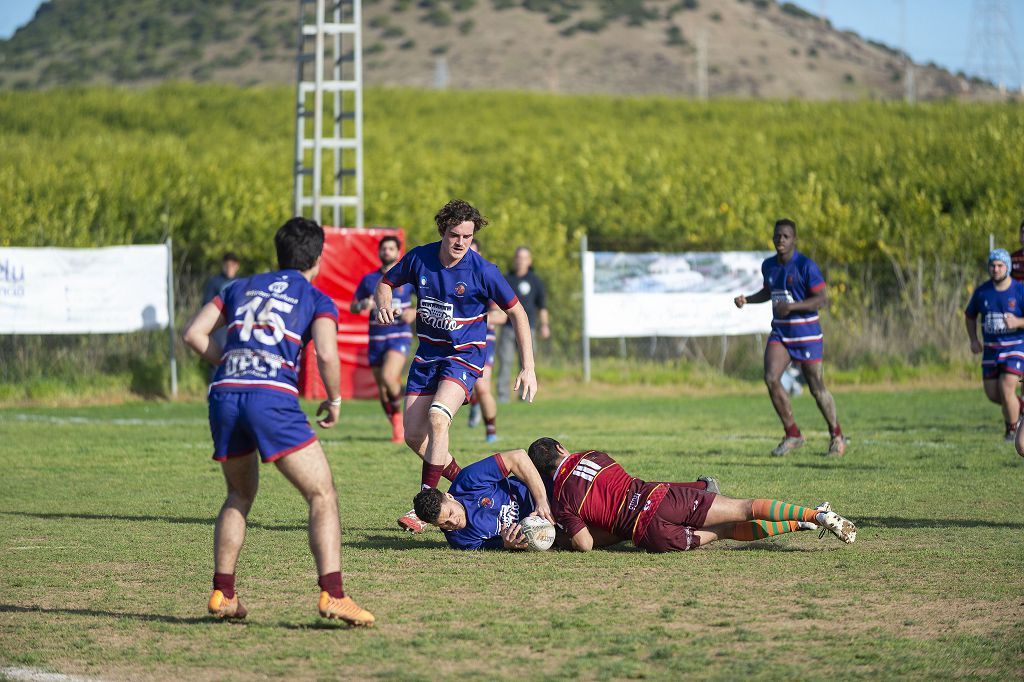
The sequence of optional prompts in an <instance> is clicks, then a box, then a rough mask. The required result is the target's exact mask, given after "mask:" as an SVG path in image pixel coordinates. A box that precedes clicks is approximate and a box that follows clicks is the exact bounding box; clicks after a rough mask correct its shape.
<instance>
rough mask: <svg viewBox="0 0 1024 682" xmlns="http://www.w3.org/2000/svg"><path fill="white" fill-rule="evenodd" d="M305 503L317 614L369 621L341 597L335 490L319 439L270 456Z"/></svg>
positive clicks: (363, 612) (354, 622) (368, 616)
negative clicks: (317, 593) (317, 588)
mask: <svg viewBox="0 0 1024 682" xmlns="http://www.w3.org/2000/svg"><path fill="white" fill-rule="evenodd" d="M274 464H275V465H276V466H277V468H278V470H279V471H280V472H281V473H282V474H284V477H285V478H287V479H288V481H289V482H290V483H291V484H292V485H293V486H295V487H296V488H297V489H298V491H299V492H300V493H302V496H303V497H304V498H305V499H306V503H307V504H308V505H309V548H310V550H311V551H312V552H313V558H314V560H315V561H316V569H317V575H318V576H319V579H318V583H319V585H320V590H321V592H320V602H319V608H320V615H322V616H324V617H325V618H340V619H342V620H344V621H346V622H348V623H349V624H351V625H373V622H374V618H373V614H371V613H370V612H369V611H366V610H365V609H362V608H360V607H359V606H358V605H356V603H355V602H354V601H352V600H351V598H347V597H345V592H344V589H343V587H342V581H341V521H340V518H339V516H338V493H337V491H336V490H335V487H334V478H333V476H332V475H331V467H330V465H329V464H328V463H327V457H326V456H324V451H323V448H322V447H321V445H320V441H313V442H312V443H310V444H309V445H307V446H305V447H303V448H301V449H299V450H296V451H295V452H292V453H291V454H288V455H287V456H284V457H281V458H280V459H276V460H274Z"/></svg>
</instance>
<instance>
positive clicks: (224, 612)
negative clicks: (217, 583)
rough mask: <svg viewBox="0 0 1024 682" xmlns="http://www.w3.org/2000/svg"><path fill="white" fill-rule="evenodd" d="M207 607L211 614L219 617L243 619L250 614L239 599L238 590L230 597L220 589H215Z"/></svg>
mask: <svg viewBox="0 0 1024 682" xmlns="http://www.w3.org/2000/svg"><path fill="white" fill-rule="evenodd" d="M206 608H207V609H208V610H209V611H210V614H211V615H214V616H216V617H217V618H231V619H235V618H237V619H241V618H245V617H246V616H247V615H248V614H249V612H248V611H247V610H246V609H245V607H244V606H242V602H240V601H238V593H237V592H235V596H234V597H231V598H230V599H228V598H227V597H225V596H224V593H223V592H221V591H220V590H214V591H213V594H211V595H210V601H209V603H208V604H207V605H206Z"/></svg>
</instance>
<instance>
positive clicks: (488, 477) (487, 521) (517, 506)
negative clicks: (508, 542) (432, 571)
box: [444, 455, 534, 549]
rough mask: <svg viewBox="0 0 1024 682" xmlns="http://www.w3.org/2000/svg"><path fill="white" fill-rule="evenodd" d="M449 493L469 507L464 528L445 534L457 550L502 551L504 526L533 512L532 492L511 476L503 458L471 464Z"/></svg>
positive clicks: (491, 458)
mask: <svg viewBox="0 0 1024 682" xmlns="http://www.w3.org/2000/svg"><path fill="white" fill-rule="evenodd" d="M448 492H449V493H451V495H452V497H454V498H455V499H456V500H458V501H459V502H461V503H462V506H463V507H465V508H466V526H465V528H460V529H459V530H453V531H445V532H444V538H445V540H447V541H448V544H449V545H451V546H452V547H454V548H456V549H481V548H483V549H500V548H501V547H504V545H505V543H504V540H502V539H501V528H502V526H505V525H510V524H513V523H518V522H519V521H521V520H522V519H524V518H525V517H527V516H529V515H530V514H532V513H533V507H534V505H533V497H532V496H531V495H530V491H529V489H528V488H527V487H526V484H525V483H523V482H522V481H520V480H519V479H518V478H516V477H514V476H512V477H510V476H509V471H508V467H507V466H505V461H504V459H502V457H501V455H494V456H492V457H488V458H487V459H482V460H480V461H479V462H475V463H473V464H470V465H469V466H468V467H466V468H465V469H463V470H462V471H460V472H459V475H458V476H456V477H455V480H454V481H452V485H451V487H450V488H449V489H448Z"/></svg>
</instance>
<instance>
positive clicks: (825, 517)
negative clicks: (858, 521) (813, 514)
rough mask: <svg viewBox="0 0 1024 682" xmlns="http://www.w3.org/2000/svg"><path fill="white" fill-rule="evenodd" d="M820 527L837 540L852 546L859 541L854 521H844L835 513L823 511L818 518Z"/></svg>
mask: <svg viewBox="0 0 1024 682" xmlns="http://www.w3.org/2000/svg"><path fill="white" fill-rule="evenodd" d="M817 520H818V525H819V526H821V528H822V530H828V531H830V532H831V533H832V534H833V535H835V536H836V537H837V538H839V539H840V540H842V541H843V542H845V543H846V544H848V545H852V544H853V543H854V541H856V539H857V526H855V525H854V524H853V521H850V520H849V519H844V518H843V517H842V516H840V515H839V514H836V513H835V512H834V511H831V510H830V511H823V512H818V516H817Z"/></svg>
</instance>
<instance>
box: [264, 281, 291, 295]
mask: <svg viewBox="0 0 1024 682" xmlns="http://www.w3.org/2000/svg"><path fill="white" fill-rule="evenodd" d="M267 288H268V289H270V291H271V293H274V294H283V293H284V292H285V289H287V288H288V282H272V283H271V284H270V286H268V287H267Z"/></svg>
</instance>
